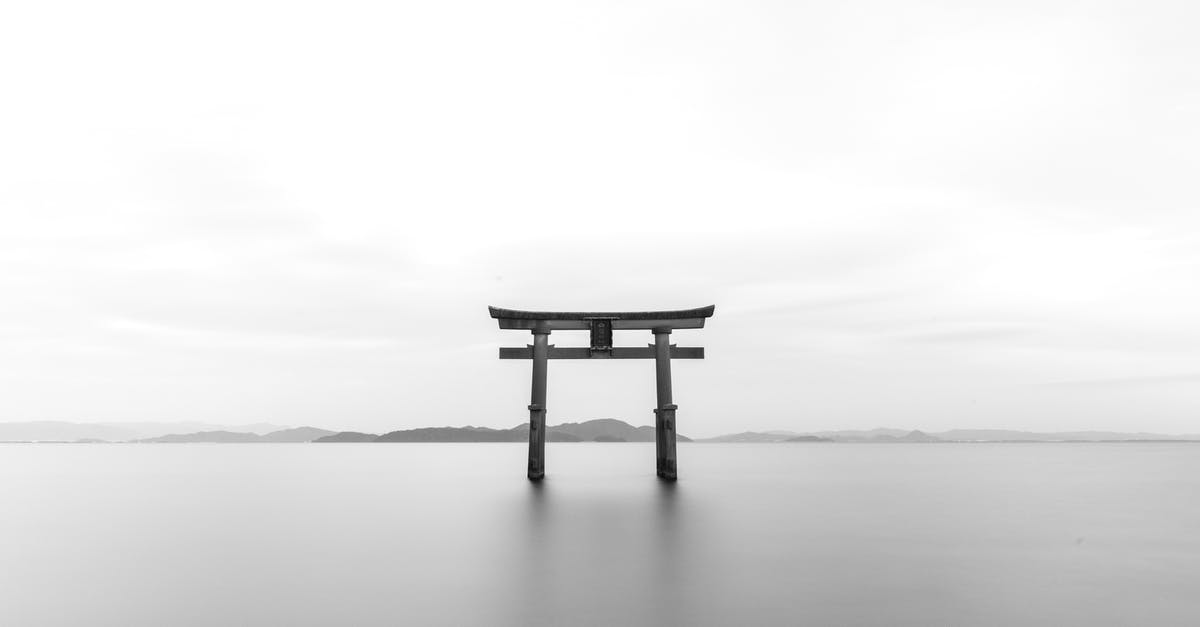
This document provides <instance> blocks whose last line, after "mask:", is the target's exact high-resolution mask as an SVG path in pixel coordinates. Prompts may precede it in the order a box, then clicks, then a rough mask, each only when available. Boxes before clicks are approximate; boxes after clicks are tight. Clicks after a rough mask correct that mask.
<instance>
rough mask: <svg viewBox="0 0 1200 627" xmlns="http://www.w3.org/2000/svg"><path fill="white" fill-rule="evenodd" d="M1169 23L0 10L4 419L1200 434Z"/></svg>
mask: <svg viewBox="0 0 1200 627" xmlns="http://www.w3.org/2000/svg"><path fill="white" fill-rule="evenodd" d="M1197 6H1198V5H1196V4H1195V3H1193V2H1176V3H1168V2H1127V3H1103V2H1052V1H1050V2H1047V1H1044V0H1038V1H1036V2H1005V3H999V2H997V3H988V4H980V3H974V4H972V3H964V2H959V1H952V2H943V3H911V2H905V3H893V2H877V3H865V2H864V3H833V2H826V3H812V4H811V5H803V4H801V3H795V2H778V3H748V2H728V3H697V2H680V3H661V2H645V1H638V2H626V3H617V2H604V3H566V2H561V1H554V2H544V3H527V2H517V3H513V2H504V3H497V2H479V3H458V2H425V3H411V4H400V3H394V2H380V3H356V2H338V3H324V4H306V5H299V4H297V3H284V2H279V3H269V2H258V1H254V0H250V1H247V0H238V1H237V2H207V3H201V4H195V3H193V4H190V5H182V4H179V3H155V2H145V3H134V2H121V1H116V2H105V3H95V2H78V3H70V2H53V1H51V2H25V3H17V4H16V5H14V6H10V7H6V8H5V9H4V11H3V16H2V18H0V84H3V85H4V93H5V96H4V97H3V98H0V138H2V139H0V212H2V213H0V264H2V269H3V271H2V272H0V290H3V292H2V293H3V294H4V297H3V299H0V355H2V357H0V390H2V392H0V420H6V421H14V420H33V419H63V420H79V421H93V420H211V421H216V422H226V423H229V422H252V421H259V420H267V421H273V422H279V423H285V424H311V425H314V426H322V427H328V428H336V429H342V428H353V429H360V430H369V431H382V430H389V429H395V428H404V427H411V426H420V425H430V424H477V425H489V426H506V427H507V426H511V425H513V424H517V423H519V422H522V421H523V420H525V419H526V416H527V412H526V411H525V405H526V404H527V403H528V393H529V389H528V387H529V381H528V378H529V364H528V362H518V361H503V362H501V361H499V360H498V359H497V358H496V348H497V347H498V346H501V345H510V346H520V345H524V344H525V343H526V342H527V341H528V340H529V336H528V334H523V333H520V332H515V331H500V330H498V329H497V328H496V325H495V323H494V321H492V320H491V319H489V318H488V317H487V311H486V305H488V304H494V305H499V306H503V307H512V308H526V309H635V308H636V309H643V308H645V309H650V308H683V307H694V306H702V305H707V304H710V303H715V304H716V305H717V312H716V316H715V317H714V318H713V319H712V320H711V321H710V323H709V327H708V328H707V329H704V330H702V331H680V332H677V333H676V334H675V341H676V342H678V343H679V344H681V345H702V346H705V347H707V349H708V356H709V358H708V359H706V360H704V361H685V362H676V364H675V372H676V374H675V382H676V391H675V396H676V402H677V403H678V404H679V406H680V410H679V416H680V430H681V431H682V432H683V433H685V434H695V435H711V434H717V433H722V432H730V431H741V430H746V429H767V428H788V429H796V430H809V429H824V428H856V427H873V426H882V425H888V426H900V427H918V428H923V429H931V430H936V429H943V428H955V427H962V428H967V427H984V426H996V427H1010V428H1022V429H1039V430H1054V429H1075V428H1100V429H1120V430H1157V431H1167V432H1189V431H1190V432H1200V322H1197V321H1198V320H1200V290H1198V289H1197V285H1198V283H1200V207H1198V204H1200V202H1198V201H1200V191H1198V186H1197V179H1196V173H1197V171H1198V166H1200V158H1198V157H1197V146H1198V145H1200V130H1198V129H1200V125H1198V124H1197V119H1198V116H1200V71H1198V70H1197V69H1196V68H1197V67H1200V43H1198V40H1197V38H1196V36H1195V35H1196V32H1198V31H1200V19H1198V18H1200V12H1198V10H1197V8H1196V7H1197ZM552 340H553V341H554V342H555V343H557V344H559V345H570V344H583V343H585V342H586V338H585V337H583V336H582V335H581V334H565V333H564V334H556V335H554V336H552ZM618 340H619V341H621V342H623V343H625V344H628V345H638V344H643V343H646V342H649V341H650V334H649V333H642V334H636V333H629V334H625V335H621V334H618ZM653 403H654V401H653V363H652V362H648V361H647V362H642V361H631V362H604V363H587V362H552V363H551V370H550V397H549V406H550V418H549V419H550V422H552V423H557V422H560V421H563V420H578V419H585V418H592V417H620V418H624V419H626V420H629V421H631V422H634V423H641V424H647V423H649V422H650V421H651V419H652V415H651V411H650V410H651V408H652V407H653Z"/></svg>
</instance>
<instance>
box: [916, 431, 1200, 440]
mask: <svg viewBox="0 0 1200 627" xmlns="http://www.w3.org/2000/svg"><path fill="white" fill-rule="evenodd" d="M936 435H937V436H938V437H940V438H942V439H943V440H955V441H958V442H1120V441H1128V440H1192V439H1196V436H1194V435H1164V434H1161V433H1146V432H1144V431H1139V432H1136V433H1122V432H1119V431H1051V432H1047V433H1038V432H1034V431H1011V430H1008V429H952V430H950V431H943V432H941V433H938V434H936Z"/></svg>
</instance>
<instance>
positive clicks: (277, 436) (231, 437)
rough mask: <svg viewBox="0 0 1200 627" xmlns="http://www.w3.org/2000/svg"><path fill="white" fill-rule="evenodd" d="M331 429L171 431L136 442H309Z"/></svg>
mask: <svg viewBox="0 0 1200 627" xmlns="http://www.w3.org/2000/svg"><path fill="white" fill-rule="evenodd" d="M333 434H334V432H333V431H329V430H326V429H317V428H315V427H297V428H295V429H282V430H279V431H272V432H270V433H267V434H264V435H259V434H257V433H242V432H240V431H200V432H197V433H171V434H167V435H161V436H158V437H157V438H145V439H142V440H138V442H151V443H157V444H183V443H188V442H210V443H217V444H242V443H251V442H263V443H287V442H311V441H313V440H316V439H319V438H323V437H325V436H329V435H333Z"/></svg>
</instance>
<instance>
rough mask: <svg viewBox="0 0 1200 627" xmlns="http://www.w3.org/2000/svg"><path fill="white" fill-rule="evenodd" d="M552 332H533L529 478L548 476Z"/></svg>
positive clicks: (537, 478) (539, 330)
mask: <svg viewBox="0 0 1200 627" xmlns="http://www.w3.org/2000/svg"><path fill="white" fill-rule="evenodd" d="M549 338H550V332H549V331H546V330H541V329H534V330H533V390H532V392H531V393H530V399H529V478H530V479H531V480H533V481H537V480H540V479H541V478H542V477H543V476H545V474H546V360H547V359H549V357H550V348H549Z"/></svg>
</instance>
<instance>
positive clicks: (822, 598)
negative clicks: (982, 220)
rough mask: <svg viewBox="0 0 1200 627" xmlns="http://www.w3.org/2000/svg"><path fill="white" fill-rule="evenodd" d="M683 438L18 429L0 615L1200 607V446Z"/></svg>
mask: <svg viewBox="0 0 1200 627" xmlns="http://www.w3.org/2000/svg"><path fill="white" fill-rule="evenodd" d="M679 457H680V473H681V479H680V481H679V482H678V483H676V484H674V485H670V484H664V483H660V482H659V481H658V480H657V479H656V478H655V477H654V474H653V468H654V448H653V445H652V444H556V443H552V444H550V445H548V462H547V464H548V472H549V475H548V477H547V479H546V480H545V481H544V482H543V483H542V484H540V485H531V484H530V483H529V482H528V481H526V480H525V478H524V464H525V447H524V446H523V445H516V444H332V445H326V444H297V445H288V444H232V445H228V444H227V445H205V444H190V445H147V444H127V445H118V444H111V445H105V444H59V445H54V444H33V445H22V444H7V445H0V503H2V512H3V515H2V516H0V624H3V625H14V626H41V625H88V626H93V625H94V626H106V625H112V626H121V627H131V626H141V625H146V626H161V625H175V626H189V625H222V626H226V625H368V626H369V625H514V626H515V625H522V626H523V625H912V626H927V625H1055V626H1062V625H1079V626H1084V625H1086V626H1095V625H1196V624H1200V445H1195V444H1186V443H1176V444H1169V443H1152V444H1126V443H1121V444H931V445H920V444H907V445H905V444H898V445H897V444H892V445H888V444H884V445H873V444H794V445H793V444H724V445H722V444H681V445H680V447H679Z"/></svg>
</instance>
